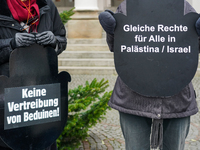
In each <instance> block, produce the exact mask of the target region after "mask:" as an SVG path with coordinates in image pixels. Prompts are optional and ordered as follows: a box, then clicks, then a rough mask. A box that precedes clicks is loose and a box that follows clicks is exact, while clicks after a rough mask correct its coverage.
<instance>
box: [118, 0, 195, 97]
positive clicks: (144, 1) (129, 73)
mask: <svg viewBox="0 0 200 150" xmlns="http://www.w3.org/2000/svg"><path fill="white" fill-rule="evenodd" d="M114 17H115V19H116V21H117V27H116V30H115V33H114V35H115V40H114V58H115V67H116V71H117V73H118V74H119V76H120V78H121V79H122V81H123V82H124V83H125V84H126V85H127V86H129V87H130V88H131V89H132V90H134V91H135V92H137V93H139V94H142V95H144V96H150V97H159V96H164V97H166V96H172V95H175V94H177V93H178V92H180V91H181V90H182V89H183V88H184V87H185V86H186V85H187V84H188V83H189V82H190V81H191V80H192V78H193V76H194V74H195V72H196V69H197V64H198V36H197V34H196V30H195V28H194V24H195V22H196V20H197V18H198V14H196V13H189V14H187V15H184V0H168V1H160V0H127V16H124V15H123V14H116V15H114Z"/></svg>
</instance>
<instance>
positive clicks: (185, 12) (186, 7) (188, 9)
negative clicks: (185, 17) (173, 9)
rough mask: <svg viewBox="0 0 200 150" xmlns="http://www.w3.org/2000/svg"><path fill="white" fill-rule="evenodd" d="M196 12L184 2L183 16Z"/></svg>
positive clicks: (185, 0)
mask: <svg viewBox="0 0 200 150" xmlns="http://www.w3.org/2000/svg"><path fill="white" fill-rule="evenodd" d="M190 12H196V10H195V9H194V8H193V7H192V6H191V5H190V3H189V2H188V1H187V0H184V14H187V13H190Z"/></svg>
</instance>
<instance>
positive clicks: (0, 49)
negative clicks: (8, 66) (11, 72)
mask: <svg viewBox="0 0 200 150" xmlns="http://www.w3.org/2000/svg"><path fill="white" fill-rule="evenodd" d="M11 40H12V38H10V39H0V65H1V64H4V63H6V62H8V61H9V57H10V53H11V52H12V48H11V46H10V41H11Z"/></svg>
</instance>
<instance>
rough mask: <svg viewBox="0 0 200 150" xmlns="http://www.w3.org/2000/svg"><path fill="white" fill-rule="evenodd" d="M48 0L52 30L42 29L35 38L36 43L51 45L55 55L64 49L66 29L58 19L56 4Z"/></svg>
mask: <svg viewBox="0 0 200 150" xmlns="http://www.w3.org/2000/svg"><path fill="white" fill-rule="evenodd" d="M48 2H49V3H48V5H49V7H50V11H51V12H50V13H51V17H52V23H53V25H52V26H53V31H44V32H42V33H38V34H36V40H37V43H38V44H41V45H50V46H52V47H53V48H54V49H55V51H56V53H57V55H59V54H60V53H62V52H63V51H64V50H65V49H66V45H67V39H66V30H65V27H64V24H63V23H62V21H61V19H60V15H59V13H58V10H57V8H56V6H55V5H54V3H53V2H52V1H48ZM44 37H45V38H44Z"/></svg>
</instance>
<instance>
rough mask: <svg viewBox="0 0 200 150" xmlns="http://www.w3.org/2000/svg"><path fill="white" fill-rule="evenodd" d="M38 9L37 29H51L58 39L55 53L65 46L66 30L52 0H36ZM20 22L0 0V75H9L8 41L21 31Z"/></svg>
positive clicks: (39, 30) (41, 30) (58, 52)
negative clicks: (38, 20)
mask: <svg viewBox="0 0 200 150" xmlns="http://www.w3.org/2000/svg"><path fill="white" fill-rule="evenodd" d="M36 2H37V4H38V6H39V10H40V22H39V25H38V27H37V31H38V32H39V33H40V32H43V31H52V32H53V33H54V35H55V36H56V39H57V41H58V50H57V54H60V53H61V52H62V51H63V50H65V48H66V44H67V40H66V37H65V36H66V30H65V27H64V25H63V23H62V21H61V19H60V16H59V13H58V11H57V8H56V7H55V5H54V3H53V2H52V0H37V1H36ZM22 30H23V27H22V26H21V25H20V23H19V22H18V21H16V20H14V19H13V17H12V15H11V12H10V10H9V8H8V5H7V2H6V0H0V75H6V76H9V71H8V69H9V68H8V64H9V56H10V53H11V52H12V51H13V50H12V48H11V45H10V41H11V40H12V39H13V38H14V36H15V34H16V33H17V32H27V31H26V30H25V31H22Z"/></svg>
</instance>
